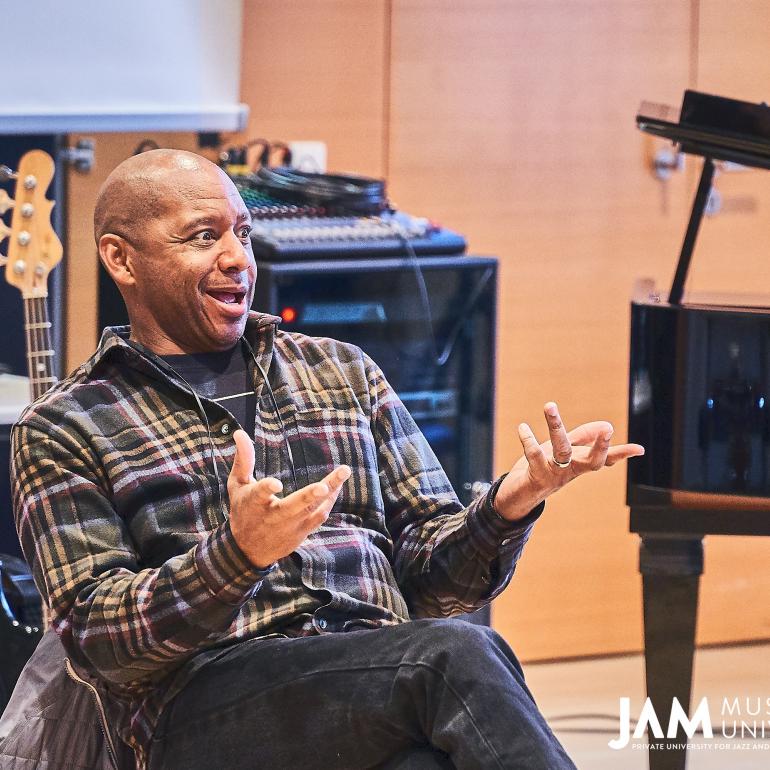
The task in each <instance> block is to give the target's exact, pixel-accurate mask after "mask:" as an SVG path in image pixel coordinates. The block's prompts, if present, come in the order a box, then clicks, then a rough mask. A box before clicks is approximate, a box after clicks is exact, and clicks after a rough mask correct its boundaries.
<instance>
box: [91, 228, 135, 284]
mask: <svg viewBox="0 0 770 770" xmlns="http://www.w3.org/2000/svg"><path fill="white" fill-rule="evenodd" d="M133 253H134V250H133V249H132V248H131V244H129V242H128V241H127V240H126V239H125V238H123V237H122V236H120V235H115V234H114V233H105V234H104V235H103V236H102V237H101V238H99V259H101V261H102V264H103V265H104V268H105V270H107V272H108V273H109V274H110V276H111V277H112V280H113V281H115V283H116V284H117V285H118V286H119V287H123V286H133V285H134V284H135V283H136V277H135V275H134V270H133Z"/></svg>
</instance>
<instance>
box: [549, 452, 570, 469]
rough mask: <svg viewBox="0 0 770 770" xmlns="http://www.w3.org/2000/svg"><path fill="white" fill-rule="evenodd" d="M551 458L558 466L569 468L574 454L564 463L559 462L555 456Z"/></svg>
mask: <svg viewBox="0 0 770 770" xmlns="http://www.w3.org/2000/svg"><path fill="white" fill-rule="evenodd" d="M551 460H552V461H553V464H554V465H555V466H556V467H557V468H569V466H570V465H572V455H570V457H569V458H568V459H567V461H566V462H563V463H562V462H559V461H558V460H557V459H556V458H555V457H551Z"/></svg>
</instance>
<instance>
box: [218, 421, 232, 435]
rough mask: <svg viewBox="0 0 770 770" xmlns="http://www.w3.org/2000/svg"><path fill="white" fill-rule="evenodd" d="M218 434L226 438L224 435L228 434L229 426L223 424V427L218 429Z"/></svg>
mask: <svg viewBox="0 0 770 770" xmlns="http://www.w3.org/2000/svg"><path fill="white" fill-rule="evenodd" d="M219 432H220V433H221V434H222V435H223V436H226V435H227V434H228V433H229V432H230V426H229V425H228V424H227V423H225V424H224V425H223V426H222V427H221V428H220V429H219Z"/></svg>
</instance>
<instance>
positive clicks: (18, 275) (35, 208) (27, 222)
mask: <svg viewBox="0 0 770 770" xmlns="http://www.w3.org/2000/svg"><path fill="white" fill-rule="evenodd" d="M54 170H55V166H54V162H53V158H51V156H50V155H49V154H48V153H46V152H43V151H42V150H31V151H30V152H28V153H26V154H25V155H23V156H22V158H21V160H20V161H19V167H18V170H17V171H16V173H15V174H14V175H13V176H15V178H16V190H15V193H14V197H13V198H11V197H10V196H9V195H8V193H6V192H5V190H0V216H2V215H3V214H5V212H6V211H8V210H9V209H13V213H12V215H11V226H10V227H8V226H7V225H6V224H5V223H4V222H3V221H2V220H0V241H2V240H4V239H5V238H8V254H7V256H6V257H1V258H0V265H2V264H5V266H6V267H5V277H6V280H7V281H8V283H10V284H11V285H12V286H15V287H16V288H17V289H19V291H20V292H21V293H22V295H23V296H24V298H25V299H30V298H35V297H45V296H47V295H48V274H49V273H50V272H51V270H53V268H54V267H56V265H57V264H59V262H60V261H61V258H62V245H61V242H60V241H59V238H58V237H57V235H56V233H55V232H54V229H53V227H52V226H51V210H52V209H53V207H54V203H53V201H50V200H48V199H47V198H46V197H45V194H46V190H48V187H49V185H50V184H51V180H52V179H53V175H54ZM7 173H8V172H7V171H6V174H7Z"/></svg>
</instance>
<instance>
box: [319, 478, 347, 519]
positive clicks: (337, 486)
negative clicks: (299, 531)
mask: <svg viewBox="0 0 770 770" xmlns="http://www.w3.org/2000/svg"><path fill="white" fill-rule="evenodd" d="M349 478H350V468H348V466H347V465H340V466H339V468H335V469H334V470H333V471H332V472H331V473H330V474H328V475H327V476H326V477H325V478H324V479H323V482H324V483H326V484H327V485H328V487H329V494H328V495H327V496H326V497H325V498H324V499H323V500H321V502H320V503H319V504H318V506H317V507H316V508H314V509H313V510H312V511H310V516H312V517H316V516H320V517H322V521H326V519H327V517H328V516H329V511H331V509H332V507H333V506H334V503H336V502H337V498H338V497H339V494H340V490H341V489H342V485H343V484H344V483H345V482H346V481H347V480H348V479H349Z"/></svg>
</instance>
